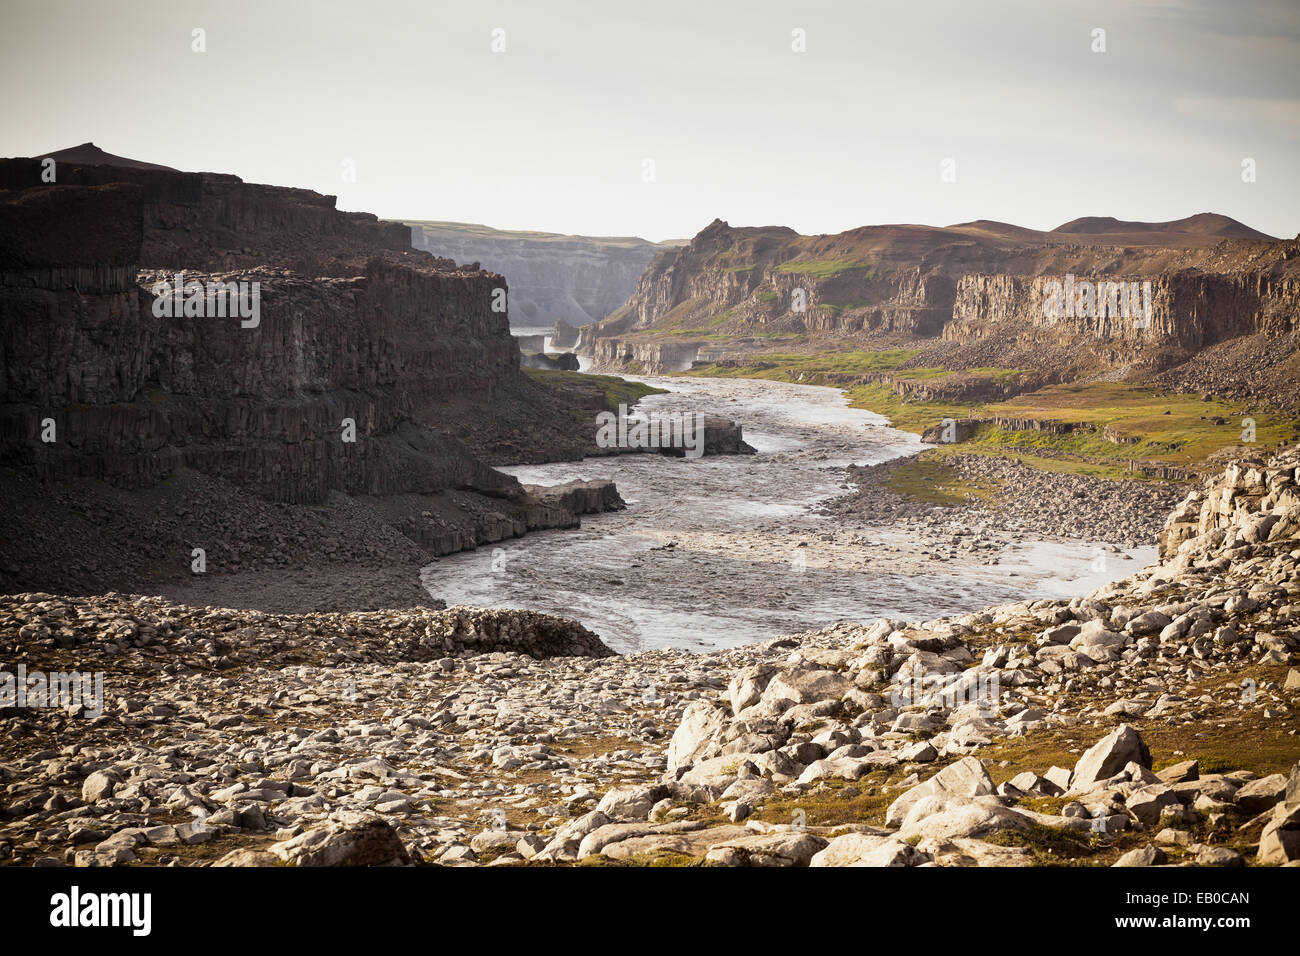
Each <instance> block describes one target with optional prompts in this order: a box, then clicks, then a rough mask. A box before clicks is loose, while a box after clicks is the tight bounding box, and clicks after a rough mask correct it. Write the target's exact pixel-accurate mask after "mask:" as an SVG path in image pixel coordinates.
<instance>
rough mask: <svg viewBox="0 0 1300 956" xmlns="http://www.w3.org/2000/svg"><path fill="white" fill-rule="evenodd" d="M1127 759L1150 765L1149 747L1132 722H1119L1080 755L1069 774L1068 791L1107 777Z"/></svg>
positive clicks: (1084, 787) (1078, 789) (1082, 787)
mask: <svg viewBox="0 0 1300 956" xmlns="http://www.w3.org/2000/svg"><path fill="white" fill-rule="evenodd" d="M1130 762H1133V763H1137V764H1138V765H1139V766H1142V767H1146V768H1150V766H1151V751H1149V750H1148V749H1147V745H1146V744H1145V743H1143V741H1142V735H1141V734H1139V733H1138V732H1137V730H1136V729H1135V728H1134V727H1133V726H1132V725H1130V724H1120V725H1119V726H1118V727H1116V728H1115V729H1114V730H1113V731H1111V732H1110V733H1109V734H1107V735H1106V736H1105V737H1103V738H1101V740H1099V741H1097V743H1095V744H1093V745H1092V746H1091V747H1090V748H1088V750H1087V751H1085V752H1084V754H1083V756H1082V757H1080V758H1079V762H1078V763H1076V764H1075V765H1074V773H1073V774H1072V775H1071V777H1070V791H1071V792H1073V793H1077V792H1079V791H1082V790H1086V789H1088V788H1089V787H1091V786H1092V785H1093V784H1095V783H1097V782H1098V781H1099V780H1107V779H1109V778H1110V777H1113V776H1115V775H1116V774H1117V773H1119V772H1120V771H1121V770H1123V769H1124V767H1125V765H1126V764H1128V763H1130Z"/></svg>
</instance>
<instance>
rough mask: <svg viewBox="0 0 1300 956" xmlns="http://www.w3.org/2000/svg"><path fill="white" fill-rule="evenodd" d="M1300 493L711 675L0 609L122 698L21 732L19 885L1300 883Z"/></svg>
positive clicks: (310, 630) (296, 632)
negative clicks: (148, 867) (1151, 553)
mask: <svg viewBox="0 0 1300 956" xmlns="http://www.w3.org/2000/svg"><path fill="white" fill-rule="evenodd" d="M1298 489H1300V449H1295V450H1291V451H1288V452H1285V453H1282V454H1279V455H1277V456H1275V457H1273V458H1271V459H1268V460H1265V459H1262V458H1260V459H1254V460H1244V461H1238V462H1235V463H1233V464H1231V465H1230V466H1229V467H1228V468H1227V469H1226V470H1225V471H1224V472H1223V473H1222V474H1221V475H1220V476H1218V477H1217V478H1215V479H1213V480H1211V481H1210V482H1208V483H1207V485H1206V487H1205V488H1203V489H1201V490H1199V491H1196V492H1193V493H1192V494H1190V495H1189V496H1188V497H1187V498H1186V499H1185V501H1183V502H1182V503H1180V504H1179V505H1178V506H1177V507H1176V508H1175V510H1174V511H1173V513H1172V514H1171V515H1170V517H1169V519H1168V521H1167V523H1166V527H1165V529H1164V530H1163V531H1162V532H1161V535H1160V545H1161V552H1160V554H1161V557H1160V560H1159V562H1158V563H1156V564H1154V565H1151V566H1150V567H1147V568H1145V569H1143V570H1141V571H1139V572H1138V573H1136V574H1134V575H1132V576H1130V577H1128V578H1125V579H1123V580H1121V581H1117V582H1114V583H1111V584H1108V585H1105V586H1104V587H1101V588H1099V589H1097V590H1096V591H1094V592H1092V593H1091V594H1088V595H1086V596H1080V597H1076V598H1072V599H1070V600H1042V601H1029V602H1020V603H1016V604H1009V605H1003V606H997V607H990V608H986V609H984V610H982V611H979V612H976V613H971V614H962V615H955V616H949V617H944V618H938V619H934V620H925V621H896V620H883V619H882V620H877V621H875V622H870V623H853V622H841V623H839V624H836V625H834V626H831V627H827V628H824V629H821V630H818V631H813V632H807V633H801V634H793V635H789V636H784V637H780V638H777V639H774V640H769V641H766V642H763V643H759V644H749V645H744V646H741V647H736V648H731V649H728V650H725V651H720V652H716V653H710V654H700V655H693V654H688V653H684V652H678V651H655V652H649V653H641V654H635V655H627V656H618V655H611V654H610V653H609V652H608V650H607V649H605V648H604V646H603V645H602V644H600V642H599V640H598V639H597V638H596V637H595V635H592V634H591V633H590V632H589V631H586V630H585V629H584V628H582V627H580V626H579V625H575V624H572V623H570V622H566V621H562V620H561V619H559V618H552V617H547V616H545V615H537V614H533V613H531V612H523V611H483V610H475V609H469V608H451V609H448V610H444V611H434V610H429V609H412V610H410V611H377V612H369V613H355V614H317V615H310V614H309V615H270V614H262V613H260V612H253V611H236V610H222V609H215V608H195V607H185V606H180V605H175V604H170V603H168V602H166V601H162V600H160V599H156V598H141V597H130V596H125V595H118V594H109V595H105V596H101V597H91V598H72V597H57V596H52V595H48V594H23V595H15V596H8V597H4V598H0V645H3V647H2V650H3V659H4V660H5V661H6V662H7V663H6V667H10V668H12V667H13V666H16V664H17V663H19V662H21V663H22V664H23V665H24V667H25V668H26V672H27V674H28V675H31V674H33V673H35V672H44V673H48V674H51V675H53V674H56V673H57V672H66V671H70V670H73V669H75V670H78V671H82V672H100V673H102V674H103V687H104V691H103V701H102V704H103V706H102V713H99V714H98V715H94V714H92V713H91V710H92V709H98V708H87V706H86V705H85V704H84V703H82V704H72V705H67V706H57V707H56V706H47V707H34V706H28V707H27V708H25V709H19V708H15V707H9V708H7V709H0V731H2V733H0V741H2V743H0V860H3V861H4V862H5V863H8V864H10V865H42V866H61V865H69V864H72V865H87V866H97V865H114V864H121V863H127V862H132V861H143V862H149V863H154V864H160V865H206V864H219V865H263V864H277V865H278V864H283V863H291V864H293V863H296V864H301V865H378V864H385V865H419V864H439V865H445V866H474V865H493V866H505V865H532V866H536V865H562V864H583V865H631V864H650V863H656V864H665V863H667V864H678V865H736V866H739V865H746V866H917V865H937V866H972V865H975V866H989V865H995V866H1013V865H1014V866H1018V865H1031V864H1053V863H1066V862H1069V863H1076V864H1077V863H1085V864H1092V865H1119V866H1139V865H1140V866H1153V865H1205V866H1244V865H1273V864H1279V865H1292V864H1295V863H1296V862H1297V860H1300V763H1298V762H1297V761H1300V720H1297V717H1296V705H1297V695H1298V694H1300V670H1297V669H1296V667H1295V665H1296V663H1297V652H1298V651H1300V645H1298V641H1297V633H1298V628H1300V603H1298V602H1297V594H1298V593H1300V572H1298V570H1297V564H1298V562H1300V491H1298ZM9 662H13V663H9ZM0 690H3V685H2V684H0ZM29 703H30V702H29Z"/></svg>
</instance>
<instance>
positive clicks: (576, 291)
mask: <svg viewBox="0 0 1300 956" xmlns="http://www.w3.org/2000/svg"><path fill="white" fill-rule="evenodd" d="M407 225H409V226H410V229H411V245H412V246H414V247H415V248H416V249H422V250H424V251H426V252H431V253H433V254H434V255H438V256H449V257H451V258H453V259H456V260H457V261H459V262H478V263H481V264H482V265H483V266H484V267H485V268H487V269H491V270H492V271H494V272H499V273H500V274H501V275H503V276H505V277H506V280H507V281H508V282H509V283H510V321H511V323H512V324H514V325H516V326H542V325H550V324H551V323H553V322H556V321H560V320H562V321H565V322H567V323H570V324H572V325H585V324H587V323H589V322H595V321H596V320H598V319H603V318H604V317H605V316H606V315H608V314H609V313H610V312H612V311H614V310H615V309H617V308H618V307H619V306H621V305H622V304H623V303H624V302H625V301H626V300H627V297H628V296H629V295H631V294H632V290H633V289H634V288H635V287H636V282H637V279H638V278H639V277H640V275H641V273H642V271H644V269H645V267H646V265H647V264H648V263H649V262H650V260H651V259H653V258H654V256H655V255H656V254H657V253H658V252H659V251H660V249H662V248H664V245H663V244H661V243H653V242H647V241H645V240H644V239H637V238H621V237H615V238H603V237H588V236H561V235H554V234H551V233H531V232H508V231H504V230H498V229H490V228H488V227H486V226H474V225H469V224H462V223H419V222H412V223H408V224H407ZM564 345H565V344H564V343H559V342H557V343H556V347H557V348H558V347H564Z"/></svg>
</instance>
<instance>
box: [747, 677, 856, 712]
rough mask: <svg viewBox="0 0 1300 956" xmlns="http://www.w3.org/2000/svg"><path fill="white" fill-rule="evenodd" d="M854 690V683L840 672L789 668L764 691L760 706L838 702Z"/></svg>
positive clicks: (774, 678) (791, 705) (773, 679)
mask: <svg viewBox="0 0 1300 956" xmlns="http://www.w3.org/2000/svg"><path fill="white" fill-rule="evenodd" d="M852 689H853V681H851V680H849V679H848V678H847V677H845V676H844V675H843V674H841V673H840V672H839V671H832V670H816V669H809V668H804V667H791V668H787V669H786V670H783V671H781V672H780V673H778V674H776V675H775V676H774V677H773V678H772V680H771V681H770V682H769V683H768V685H767V687H766V688H765V689H764V690H763V696H762V702H763V703H773V704H785V705H786V707H793V706H795V705H797V704H811V703H814V702H816V701H823V700H833V701H838V700H839V699H840V698H841V697H843V696H844V694H846V693H847V692H848V691H850V690H852Z"/></svg>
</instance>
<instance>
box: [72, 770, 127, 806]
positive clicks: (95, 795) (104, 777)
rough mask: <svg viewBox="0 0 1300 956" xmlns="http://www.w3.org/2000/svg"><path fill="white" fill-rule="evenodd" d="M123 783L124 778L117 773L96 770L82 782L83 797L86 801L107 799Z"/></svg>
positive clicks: (93, 801) (94, 801)
mask: <svg viewBox="0 0 1300 956" xmlns="http://www.w3.org/2000/svg"><path fill="white" fill-rule="evenodd" d="M121 783H122V778H121V777H119V776H117V775H116V774H112V773H105V772H104V771H103V770H96V771H95V772H94V773H92V774H91V775H90V776H89V777H87V778H86V779H85V780H84V781H83V782H82V784H81V799H82V800H83V801H85V802H86V803H97V802H98V801H100V800H106V799H108V798H109V797H111V796H112V795H113V792H114V791H115V790H116V789H117V788H118V786H119V785H120V784H121Z"/></svg>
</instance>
